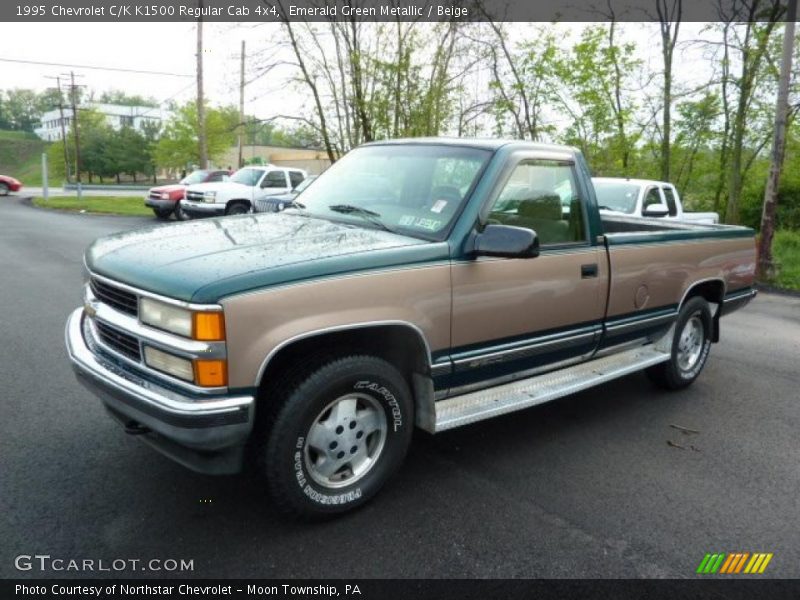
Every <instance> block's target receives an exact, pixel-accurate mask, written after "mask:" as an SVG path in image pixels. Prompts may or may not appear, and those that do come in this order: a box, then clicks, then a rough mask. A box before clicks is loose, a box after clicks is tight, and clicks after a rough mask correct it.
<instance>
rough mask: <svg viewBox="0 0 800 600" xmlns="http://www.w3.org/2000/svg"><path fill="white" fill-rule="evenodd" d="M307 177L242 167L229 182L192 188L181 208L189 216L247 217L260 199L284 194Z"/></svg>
mask: <svg viewBox="0 0 800 600" xmlns="http://www.w3.org/2000/svg"><path fill="white" fill-rule="evenodd" d="M306 177H308V173H306V172H305V171H303V170H302V169H292V168H284V167H276V166H275V165H265V166H258V167H243V168H241V169H239V170H238V171H236V173H234V174H233V175H231V176H230V178H229V179H228V180H227V181H220V182H215V183H198V184H196V185H190V186H189V187H188V188H186V195H185V196H184V198H183V199H182V200H181V204H180V209H181V212H182V214H184V215H186V216H188V217H204V216H220V215H241V214H246V213H249V212H251V211H252V209H253V207H254V206H255V204H256V201H257V200H259V199H261V198H265V197H267V196H273V195H275V194H285V193H287V192H289V191H291V190H292V189H293V188H294V187H296V186H298V185H299V184H300V183H302V181H303V180H304V179H305V178H306Z"/></svg>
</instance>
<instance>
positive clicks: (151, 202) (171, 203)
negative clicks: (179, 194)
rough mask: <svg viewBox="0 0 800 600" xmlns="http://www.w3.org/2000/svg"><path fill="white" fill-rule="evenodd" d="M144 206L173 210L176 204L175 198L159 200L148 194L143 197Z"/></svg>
mask: <svg viewBox="0 0 800 600" xmlns="http://www.w3.org/2000/svg"><path fill="white" fill-rule="evenodd" d="M144 204H145V206H149V207H150V208H158V209H159V210H173V209H174V208H175V207H176V206H178V201H177V200H161V199H160V198H158V199H156V198H151V197H150V196H148V197H147V198H145V199H144Z"/></svg>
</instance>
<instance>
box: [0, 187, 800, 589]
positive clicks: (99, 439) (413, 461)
mask: <svg viewBox="0 0 800 600" xmlns="http://www.w3.org/2000/svg"><path fill="white" fill-rule="evenodd" d="M152 223H155V221H154V220H153V219H146V218H124V217H99V216H92V215H70V214H61V213H53V212H48V211H44V210H40V209H36V208H31V207H29V206H25V205H23V204H22V203H21V202H20V200H19V199H17V198H4V199H0V256H2V259H3V267H2V269H0V309H1V310H0V332H2V344H0V381H1V382H2V394H1V397H2V403H0V515H2V516H0V540H2V541H3V543H2V544H0V576H2V577H41V576H42V575H44V576H80V573H74V572H52V571H49V572H45V573H40V572H38V571H26V572H20V571H17V570H16V569H15V567H14V558H15V557H16V556H17V555H20V554H49V555H51V556H52V557H60V558H65V559H71V558H75V559H83V558H89V559H103V560H105V561H109V562H110V561H112V560H114V559H117V558H123V559H130V558H141V559H144V560H147V559H150V558H161V559H166V558H173V559H188V560H193V564H194V570H193V572H191V573H177V574H176V575H183V576H187V575H188V576H193V577H203V578H211V577H281V578H289V577H326V578H327V577H345V578H350V577H353V578H356V577H358V578H361V577H481V578H483V577H497V578H503V577H677V578H683V577H696V576H695V575H694V571H695V569H696V568H697V566H698V564H699V563H700V561H701V559H702V558H703V556H704V554H705V553H707V552H738V551H744V552H771V553H774V558H773V559H772V562H771V563H770V565H769V568H768V570H767V571H766V573H765V575H762V576H761V577H765V576H770V577H798V576H800V530H798V526H797V524H798V517H799V516H800V493H798V490H800V468H798V458H800V441H799V440H800V437H799V436H798V431H800V402H799V401H800V374H799V373H798V365H800V361H799V360H798V357H799V356H800V298H797V297H788V296H782V295H775V294H761V295H759V297H758V298H757V299H756V300H755V301H754V302H753V303H751V304H750V306H748V307H747V308H746V309H744V310H742V311H740V312H738V313H735V314H734V315H732V316H730V317H728V318H726V319H725V320H724V321H723V326H722V342H721V343H720V344H718V345H716V346H715V347H714V348H713V349H712V353H711V358H710V360H709V364H708V365H707V367H706V370H705V372H704V373H703V374H702V375H701V377H700V379H699V380H698V381H697V382H696V383H695V384H694V385H693V386H692V387H691V388H690V389H688V390H686V391H683V392H680V393H672V394H670V393H666V392H661V391H658V390H656V389H655V388H653V387H652V386H651V385H650V383H649V382H648V381H647V379H646V378H645V377H644V376H643V375H641V374H637V375H633V376H630V377H627V378H624V379H621V380H619V381H616V382H612V383H610V384H607V385H604V386H602V387H599V388H595V389H592V390H588V391H586V392H583V393H580V394H577V395H574V396H571V397H569V398H565V399H562V400H560V401H556V402H554V403H550V404H547V405H544V406H541V407H537V408H534V409H530V410H527V411H524V412H521V413H516V414H514V415H509V416H505V417H501V418H499V419H496V420H493V421H489V422H485V423H483V424H477V425H473V426H470V427H467V428H463V429H460V430H455V431H452V432H448V433H446V434H440V435H439V436H436V437H431V436H428V435H425V434H419V435H417V436H416V438H415V442H414V444H413V446H412V450H411V453H410V455H409V458H408V460H407V461H406V464H405V466H404V468H403V470H402V471H401V473H400V474H399V476H398V477H397V478H395V479H394V480H393V481H392V482H391V483H390V485H389V486H388V487H387V488H385V489H384V491H383V492H382V493H381V494H380V495H379V496H378V497H377V498H376V499H375V500H374V501H373V502H371V503H370V504H369V505H367V506H366V507H364V508H363V509H362V510H359V511H357V512H355V513H353V514H350V515H347V516H345V517H343V518H340V519H338V520H335V521H331V522H326V523H321V524H299V523H295V522H292V521H287V520H285V519H284V518H282V517H281V516H279V515H277V514H275V512H274V510H273V508H272V506H271V504H270V502H269V499H268V497H267V495H266V493H265V491H264V490H263V489H262V486H261V485H260V484H259V482H258V481H257V480H255V479H253V478H248V477H223V478H214V477H209V476H201V475H197V474H194V473H192V472H190V471H188V470H186V469H184V468H183V467H181V466H179V465H177V464H174V463H172V462H171V461H169V460H168V459H166V458H163V457H161V456H160V455H158V454H156V453H155V452H153V451H152V450H151V449H149V448H148V447H146V446H145V445H144V444H141V443H140V442H139V441H137V440H136V439H134V438H131V437H129V436H126V435H124V434H123V432H122V431H121V429H120V428H119V427H118V426H117V425H116V424H115V423H113V422H112V421H111V420H110V419H109V418H108V417H107V416H106V414H105V413H104V411H103V410H102V408H101V406H100V403H99V402H98V401H97V400H95V399H94V398H93V397H91V396H89V395H88V393H86V392H85V391H84V390H83V388H82V387H80V386H79V385H78V384H77V383H76V382H75V380H74V378H73V375H72V371H71V369H70V367H69V364H68V361H67V357H66V352H65V349H64V343H63V327H64V323H65V320H66V317H67V315H68V313H69V312H70V311H71V310H72V309H73V308H74V307H76V306H78V305H79V304H80V298H81V270H82V259H81V257H82V252H83V249H84V248H85V247H86V245H87V244H89V243H90V242H91V241H92V240H93V239H94V238H95V237H97V236H100V235H104V234H107V233H111V232H115V231H121V230H126V229H132V228H136V227H140V226H144V225H148V224H152ZM167 226H169V225H167ZM674 426H679V427H683V428H688V429H692V430H695V431H698V432H699V433H688V432H684V431H683V430H681V429H677V428H675V427H674ZM87 575H92V576H97V575H103V574H102V573H89V574H87ZM112 575H116V576H126V577H127V576H132V577H135V576H148V577H152V576H157V575H159V573H152V572H149V573H139V572H136V571H125V572H121V573H112ZM740 577H741V576H740Z"/></svg>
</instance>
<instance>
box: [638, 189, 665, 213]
mask: <svg viewBox="0 0 800 600" xmlns="http://www.w3.org/2000/svg"><path fill="white" fill-rule="evenodd" d="M654 204H661V194H659V193H658V188H654V187H651V188H650V189H649V190H647V192H646V193H645V195H644V202H643V203H642V208H643V209H645V208H647V207H648V206H653V205H654Z"/></svg>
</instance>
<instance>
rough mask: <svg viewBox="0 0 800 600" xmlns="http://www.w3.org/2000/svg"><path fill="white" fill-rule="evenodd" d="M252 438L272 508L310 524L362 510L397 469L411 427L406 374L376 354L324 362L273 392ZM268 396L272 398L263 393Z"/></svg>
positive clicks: (411, 405) (408, 440) (279, 386)
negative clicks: (256, 439)
mask: <svg viewBox="0 0 800 600" xmlns="http://www.w3.org/2000/svg"><path fill="white" fill-rule="evenodd" d="M275 390H276V396H275V397H267V398H265V401H266V402H267V403H269V405H270V408H268V409H267V410H269V411H270V412H271V415H270V416H269V417H268V418H267V422H266V423H265V424H264V426H263V427H262V428H261V429H260V431H259V432H258V433H257V435H260V436H262V444H261V449H260V451H259V458H260V462H261V466H262V471H263V472H264V474H265V475H266V477H267V483H268V485H269V489H270V492H271V495H272V497H273V499H274V500H275V503H276V504H277V505H278V507H279V508H281V509H282V510H284V511H285V512H289V513H291V514H294V515H296V516H299V517H304V518H314V517H324V516H331V515H336V514H339V513H343V512H346V511H348V510H350V509H353V508H355V507H357V506H360V505H361V504H364V503H365V502H366V501H367V500H369V499H370V498H371V497H372V496H374V495H375V494H376V493H377V492H378V490H379V489H380V488H381V487H382V486H383V484H384V483H385V482H386V481H387V480H388V479H389V477H391V476H392V475H393V474H394V472H395V471H396V470H397V469H398V468H399V466H400V464H401V463H402V461H403V458H404V457H405V454H406V451H407V449H408V446H409V443H410V441H411V434H412V429H413V424H414V417H413V401H412V398H411V393H410V391H409V388H408V384H407V383H406V381H405V379H404V378H403V376H402V375H401V374H400V373H399V372H398V371H397V369H395V368H394V367H393V366H392V365H391V364H389V363H388V362H386V361H384V360H382V359H380V358H377V357H373V356H360V355H356V356H348V357H345V358H338V359H328V360H327V361H322V362H321V363H318V366H317V367H316V368H312V369H310V370H308V371H306V372H298V373H297V374H296V376H295V378H294V379H293V381H285V382H282V383H281V384H280V385H278V386H275ZM267 395H268V396H269V394H267Z"/></svg>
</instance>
